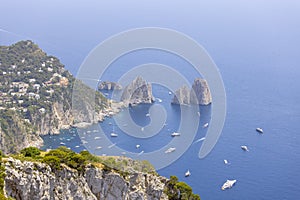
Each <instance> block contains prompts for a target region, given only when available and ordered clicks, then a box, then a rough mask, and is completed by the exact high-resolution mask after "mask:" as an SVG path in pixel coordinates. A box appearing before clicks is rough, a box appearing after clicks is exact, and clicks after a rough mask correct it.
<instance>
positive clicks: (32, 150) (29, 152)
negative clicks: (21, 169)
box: [21, 147, 41, 158]
mask: <svg viewBox="0 0 300 200" xmlns="http://www.w3.org/2000/svg"><path fill="white" fill-rule="evenodd" d="M21 154H23V155H24V156H25V157H32V158H34V157H36V156H38V155H40V154H41V151H40V150H39V149H38V148H36V147H28V148H25V149H23V150H21Z"/></svg>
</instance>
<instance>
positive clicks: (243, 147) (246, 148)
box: [241, 145, 249, 151]
mask: <svg viewBox="0 0 300 200" xmlns="http://www.w3.org/2000/svg"><path fill="white" fill-rule="evenodd" d="M241 148H242V149H243V150H244V151H249V149H248V147H247V146H245V145H243V146H241Z"/></svg>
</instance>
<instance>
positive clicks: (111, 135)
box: [110, 126, 118, 137]
mask: <svg viewBox="0 0 300 200" xmlns="http://www.w3.org/2000/svg"><path fill="white" fill-rule="evenodd" d="M110 137H118V134H116V133H115V127H114V126H113V130H112V132H111V134H110Z"/></svg>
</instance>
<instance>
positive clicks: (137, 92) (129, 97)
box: [121, 76, 155, 105]
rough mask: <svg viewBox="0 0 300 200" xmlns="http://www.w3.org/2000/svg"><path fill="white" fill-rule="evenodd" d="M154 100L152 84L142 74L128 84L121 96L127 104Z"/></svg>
mask: <svg viewBox="0 0 300 200" xmlns="http://www.w3.org/2000/svg"><path fill="white" fill-rule="evenodd" d="M154 100H155V98H154V97H153V94H152V86H151V84H150V83H147V82H146V81H145V80H144V79H143V78H142V77H141V76H138V77H137V78H136V79H134V80H133V81H132V82H131V83H130V84H129V85H128V86H126V87H125V88H124V91H123V93H122V96H121V101H123V102H124V104H125V105H136V104H140V103H153V102H154Z"/></svg>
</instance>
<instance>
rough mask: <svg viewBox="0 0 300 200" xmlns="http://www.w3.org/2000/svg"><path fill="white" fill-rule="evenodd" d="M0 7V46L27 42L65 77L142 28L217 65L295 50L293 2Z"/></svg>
mask: <svg viewBox="0 0 300 200" xmlns="http://www.w3.org/2000/svg"><path fill="white" fill-rule="evenodd" d="M0 5H1V6H0V44H9V43H12V42H15V41H18V40H21V39H26V38H28V39H32V40H34V41H35V42H36V43H38V44H39V45H40V46H41V47H42V48H43V49H45V50H46V51H47V52H49V53H50V54H54V55H55V56H57V57H59V58H60V59H61V60H62V62H63V63H65V64H66V65H67V68H69V69H71V71H76V68H77V67H78V65H80V63H81V62H82V60H83V59H84V57H85V56H86V55H87V53H88V52H89V51H90V50H91V49H92V48H94V47H95V46H96V45H97V44H98V43H100V42H101V41H103V40H104V39H106V38H108V37H109V36H111V35H114V34H116V33H118V32H121V31H124V30H127V29H131V28H138V27H145V26H155V27H165V28H171V29H175V30H178V31H180V32H183V33H185V34H187V35H189V36H191V37H192V38H194V39H195V40H197V41H198V42H199V43H200V44H202V45H203V46H204V47H205V48H206V49H207V50H208V51H209V53H210V54H211V55H212V56H215V57H217V58H220V59H221V58H222V56H224V52H227V55H226V57H228V56H229V57H233V56H235V55H236V53H239V54H241V51H244V54H241V56H243V55H246V54H247V55H248V56H249V55H251V54H270V56H271V55H272V54H271V53H270V52H272V53H273V54H280V55H281V56H290V57H293V56H295V57H296V56H297V53H296V52H295V51H286V50H284V51H283V49H287V48H290V49H297V48H298V46H299V44H300V41H299V35H300V20H299V19H300V14H299V10H300V1H297V0H287V1H283V0H282V1H279V0H267V1H261V0H251V1H250V0H229V1H224V0H219V1H217V0H205V1H202V0H194V1H178V0H152V1H149V0H147V1H146V0H144V1H142V0H118V1H117V0H110V1H99V0H95V1H69V0H65V1H61V0H52V1H48V0H43V1H40V0H27V1H22V0H19V1H17V0H9V1H8V0H7V1H4V0H0ZM1 30H2V31H1ZM3 30H5V31H9V32H10V33H7V32H5V31H3ZM261 46H263V47H264V48H261ZM267 47H269V48H267Z"/></svg>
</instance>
